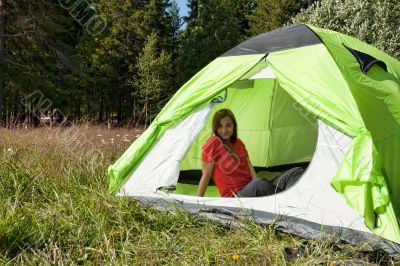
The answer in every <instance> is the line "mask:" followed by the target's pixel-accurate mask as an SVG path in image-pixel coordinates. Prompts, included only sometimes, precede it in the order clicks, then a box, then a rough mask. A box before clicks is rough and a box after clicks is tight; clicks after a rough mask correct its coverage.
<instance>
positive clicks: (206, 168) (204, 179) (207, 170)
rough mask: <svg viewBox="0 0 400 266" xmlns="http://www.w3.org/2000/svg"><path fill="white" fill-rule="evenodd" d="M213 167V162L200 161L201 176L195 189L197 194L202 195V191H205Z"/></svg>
mask: <svg viewBox="0 0 400 266" xmlns="http://www.w3.org/2000/svg"><path fill="white" fill-rule="evenodd" d="M213 169H214V163H213V162H204V161H203V162H202V167H201V171H202V173H203V175H202V176H201V179H200V182H199V188H198V189H197V196H199V197H203V196H204V193H205V192H206V189H207V186H208V183H210V179H211V175H212V172H213Z"/></svg>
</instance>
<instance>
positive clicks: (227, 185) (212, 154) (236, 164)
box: [201, 136, 251, 197]
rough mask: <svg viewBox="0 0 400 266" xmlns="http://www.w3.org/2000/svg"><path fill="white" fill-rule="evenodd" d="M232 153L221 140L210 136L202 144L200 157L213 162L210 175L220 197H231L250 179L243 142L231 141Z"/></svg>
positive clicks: (238, 140)
mask: <svg viewBox="0 0 400 266" xmlns="http://www.w3.org/2000/svg"><path fill="white" fill-rule="evenodd" d="M233 150H234V153H229V152H228V149H227V148H226V147H225V145H224V143H223V142H222V140H221V139H220V138H218V137H216V136H213V137H211V138H210V139H208V140H207V142H206V143H204V145H203V150H202V156H201V159H202V160H203V161H205V162H214V169H213V172H212V177H213V180H214V183H215V185H216V186H217V188H218V190H219V193H220V194H221V196H222V197H233V196H234V194H235V193H236V192H238V191H239V190H241V189H242V188H243V187H245V186H246V185H247V184H248V183H249V182H250V181H251V174H250V168H249V164H248V162H247V160H248V157H249V156H248V153H247V150H246V147H245V146H244V143H243V142H242V141H241V140H240V139H237V140H236V142H235V143H233Z"/></svg>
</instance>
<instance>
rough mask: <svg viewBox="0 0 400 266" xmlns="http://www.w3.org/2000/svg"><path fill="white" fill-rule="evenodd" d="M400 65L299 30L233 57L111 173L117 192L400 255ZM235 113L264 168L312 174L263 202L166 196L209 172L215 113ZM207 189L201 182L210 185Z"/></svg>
mask: <svg viewBox="0 0 400 266" xmlns="http://www.w3.org/2000/svg"><path fill="white" fill-rule="evenodd" d="M399 84H400V63H399V62H398V61H396V60H395V59H393V58H391V57H390V56H388V55H387V54H385V53H383V52H381V51H379V50H378V49H376V48H374V47H372V46H370V45H368V44H366V43H363V42H361V41H359V40H357V39H354V38H351V37H349V36H346V35H344V34H340V33H337V32H334V31H329V30H324V29H319V28H316V27H311V26H305V25H292V26H289V27H284V28H280V29H277V30H274V31H271V32H268V33H264V34H261V35H259V36H256V37H254V38H251V39H249V40H247V41H245V42H243V43H241V44H239V45H238V46H236V47H234V48H232V49H231V50H229V51H227V52H226V53H224V54H223V55H221V56H220V57H218V58H217V59H215V60H214V61H213V62H211V63H210V64H209V65H207V66H206V67H205V68H203V69H202V70H201V71H200V72H198V73H197V74H196V75H195V76H194V77H193V78H192V79H191V80H189V81H188V82H187V83H186V84H184V85H183V87H182V88H180V89H179V90H178V92H177V93H176V94H175V95H174V96H173V98H172V99H171V100H170V101H169V102H168V103H167V105H166V106H165V107H164V108H163V109H162V111H161V112H160V113H159V114H158V116H157V117H156V118H155V120H154V121H153V123H152V124H151V125H150V126H149V128H148V129H147V130H146V131H145V132H144V133H143V134H142V135H141V136H140V137H139V138H138V139H137V140H136V141H135V142H134V143H133V144H132V145H131V147H130V148H129V149H128V150H127V151H126V152H125V153H124V154H123V155H122V156H121V157H120V158H119V159H118V160H117V162H115V163H114V164H113V165H111V166H110V167H109V177H110V191H111V192H113V193H118V195H123V196H132V197H136V198H139V199H142V200H147V201H152V202H158V203H159V204H161V202H175V203H177V204H178V205H180V206H182V207H184V208H187V209H188V210H189V211H192V212H197V211H202V212H211V213H214V215H215V216H218V215H219V216H224V215H225V216H229V215H233V216H235V215H236V214H237V213H243V211H246V210H247V211H249V212H250V215H251V217H253V218H254V219H255V220H256V221H259V222H262V223H271V222H272V221H274V222H275V223H278V225H279V226H280V227H282V228H285V230H287V231H289V232H292V233H294V234H298V235H302V236H306V237H310V238H320V237H321V236H323V235H326V234H327V235H330V236H333V237H335V238H337V239H339V240H344V241H347V242H350V243H358V242H359V241H361V240H367V241H370V242H371V243H372V242H373V243H374V244H373V245H375V246H377V247H380V248H384V249H385V250H388V251H389V252H399V250H400V249H399V246H398V244H400V229H399V223H398V219H399V217H400V195H399V194H396V193H394V192H395V191H396V189H398V188H400V178H399V176H400V165H399V164H398V163H397V162H399V160H400V89H399V88H400V85H399ZM224 107H228V108H230V109H232V110H233V112H234V113H235V116H236V117H237V120H238V125H239V128H238V135H239V137H240V138H241V139H243V140H244V143H245V144H246V147H247V149H248V151H249V156H250V160H251V161H252V163H253V165H254V166H257V167H265V168H267V169H268V168H269V167H273V166H279V165H290V164H295V163H304V162H310V163H309V166H308V168H307V170H306V172H305V173H304V174H303V176H302V178H301V179H300V180H299V181H298V182H297V183H296V184H295V185H294V186H293V187H291V188H290V189H288V190H286V191H284V192H281V193H278V194H276V195H272V196H267V197H261V198H220V197H203V198H201V197H195V196H188V195H181V194H175V193H169V192H168V191H167V192H165V190H163V188H170V187H174V186H176V185H177V182H178V180H179V176H180V172H181V171H184V170H193V169H200V165H201V160H200V158H201V145H202V143H203V142H204V141H205V139H206V138H207V137H209V136H210V132H211V130H210V119H211V117H212V114H213V112H215V111H216V110H218V109H221V108H224ZM199 178H200V176H199Z"/></svg>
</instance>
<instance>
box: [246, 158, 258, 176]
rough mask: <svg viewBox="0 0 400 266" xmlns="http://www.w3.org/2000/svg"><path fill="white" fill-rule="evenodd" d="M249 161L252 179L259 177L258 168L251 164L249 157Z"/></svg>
mask: <svg viewBox="0 0 400 266" xmlns="http://www.w3.org/2000/svg"><path fill="white" fill-rule="evenodd" d="M247 163H248V164H249V170H250V175H251V179H256V178H257V174H256V170H254V167H253V165H252V164H251V162H250V159H249V158H247Z"/></svg>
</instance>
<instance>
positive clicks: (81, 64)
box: [0, 0, 400, 128]
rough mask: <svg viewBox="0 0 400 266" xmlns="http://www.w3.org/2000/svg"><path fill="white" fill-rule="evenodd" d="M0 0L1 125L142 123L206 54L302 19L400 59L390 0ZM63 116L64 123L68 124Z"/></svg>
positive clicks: (395, 8)
mask: <svg viewBox="0 0 400 266" xmlns="http://www.w3.org/2000/svg"><path fill="white" fill-rule="evenodd" d="M187 6H188V11H189V12H188V16H186V17H180V16H179V6H178V4H177V2H176V0H134V1H133V0H38V1H29V0H6V1H5V0H0V66H1V67H0V124H1V126H2V127H7V128H21V127H22V128H27V127H37V126H39V125H40V124H49V123H51V124H68V123H71V122H72V123H73V122H82V121H85V122H88V123H90V124H95V125H102V124H108V125H109V126H110V125H112V126H118V127H124V126H127V127H135V126H143V125H144V126H146V125H148V124H149V123H150V122H151V121H152V119H154V117H155V116H156V115H157V113H158V112H159V111H160V110H161V109H162V107H163V106H164V105H165V104H166V103H167V102H168V100H169V99H170V98H171V97H172V95H174V93H175V92H176V91H177V90H178V89H179V88H180V87H181V86H182V85H183V84H184V83H185V82H187V81H188V80H189V79H190V78H191V77H192V76H193V75H194V74H196V72H198V71H199V70H200V69H202V68H203V67H204V66H205V65H207V64H208V63H210V62H211V61H212V60H213V59H215V58H216V57H218V56H219V55H221V54H222V53H224V52H225V51H227V50H229V49H230V48H232V47H234V46H235V45H237V44H239V43H240V42H242V41H244V40H246V39H248V38H250V37H253V36H256V35H258V34H260V33H264V32H267V31H271V30H274V29H276V28H279V27H281V26H285V25H289V24H293V23H306V24H311V25H314V26H319V27H324V28H328V29H332V30H337V31H340V32H343V33H346V34H349V35H351V36H354V37H357V38H359V39H361V40H363V41H366V42H367V43H369V44H372V45H374V46H376V47H378V48H379V49H381V50H383V51H385V52H387V53H388V54H390V55H392V56H393V57H395V58H396V59H399V58H400V49H399V47H400V34H399V25H400V18H399V16H398V14H399V5H398V4H397V2H396V0H384V1H383V0H382V1H376V0H369V1H360V0H356V1H344V0H320V1H315V0H314V1H313V0H308V1H307V0H300V1H299V0H282V1H266V0H188V1H187ZM66 122H67V123H66Z"/></svg>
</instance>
